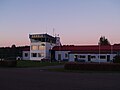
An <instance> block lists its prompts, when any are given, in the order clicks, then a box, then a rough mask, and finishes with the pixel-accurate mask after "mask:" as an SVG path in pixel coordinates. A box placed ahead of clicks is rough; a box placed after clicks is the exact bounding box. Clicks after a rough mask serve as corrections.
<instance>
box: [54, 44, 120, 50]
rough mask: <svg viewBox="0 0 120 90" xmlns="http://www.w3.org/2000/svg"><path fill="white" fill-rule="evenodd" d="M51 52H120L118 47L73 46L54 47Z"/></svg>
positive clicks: (119, 46)
mask: <svg viewBox="0 0 120 90" xmlns="http://www.w3.org/2000/svg"><path fill="white" fill-rule="evenodd" d="M52 50H55V51H99V50H100V51H111V50H113V51H120V45H102V46H99V45H84V46H73V45H66V46H65V45H63V46H55V47H53V49H52Z"/></svg>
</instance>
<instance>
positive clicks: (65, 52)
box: [55, 51, 70, 60]
mask: <svg viewBox="0 0 120 90" xmlns="http://www.w3.org/2000/svg"><path fill="white" fill-rule="evenodd" d="M68 52H70V51H55V59H56V60H58V54H61V60H63V59H69V55H68V57H65V54H68Z"/></svg>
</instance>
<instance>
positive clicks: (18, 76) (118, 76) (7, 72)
mask: <svg viewBox="0 0 120 90" xmlns="http://www.w3.org/2000/svg"><path fill="white" fill-rule="evenodd" d="M0 90H120V73H68V72H67V73H66V72H50V71H44V70H43V71H41V69H40V68H0Z"/></svg>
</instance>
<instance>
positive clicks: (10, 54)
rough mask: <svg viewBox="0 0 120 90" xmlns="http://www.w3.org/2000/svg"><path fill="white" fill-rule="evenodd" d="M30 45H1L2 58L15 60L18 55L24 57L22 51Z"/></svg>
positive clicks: (0, 57) (0, 55)
mask: <svg viewBox="0 0 120 90" xmlns="http://www.w3.org/2000/svg"><path fill="white" fill-rule="evenodd" d="M29 47H30V46H18V47H16V46H15V45H12V46H11V47H0V60H13V59H14V60H15V59H16V58H17V57H20V58H21V57H22V51H23V50H24V49H25V48H29Z"/></svg>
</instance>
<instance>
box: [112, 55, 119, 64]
mask: <svg viewBox="0 0 120 90" xmlns="http://www.w3.org/2000/svg"><path fill="white" fill-rule="evenodd" d="M113 62H114V63H120V55H116V56H115V57H114V59H113Z"/></svg>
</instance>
